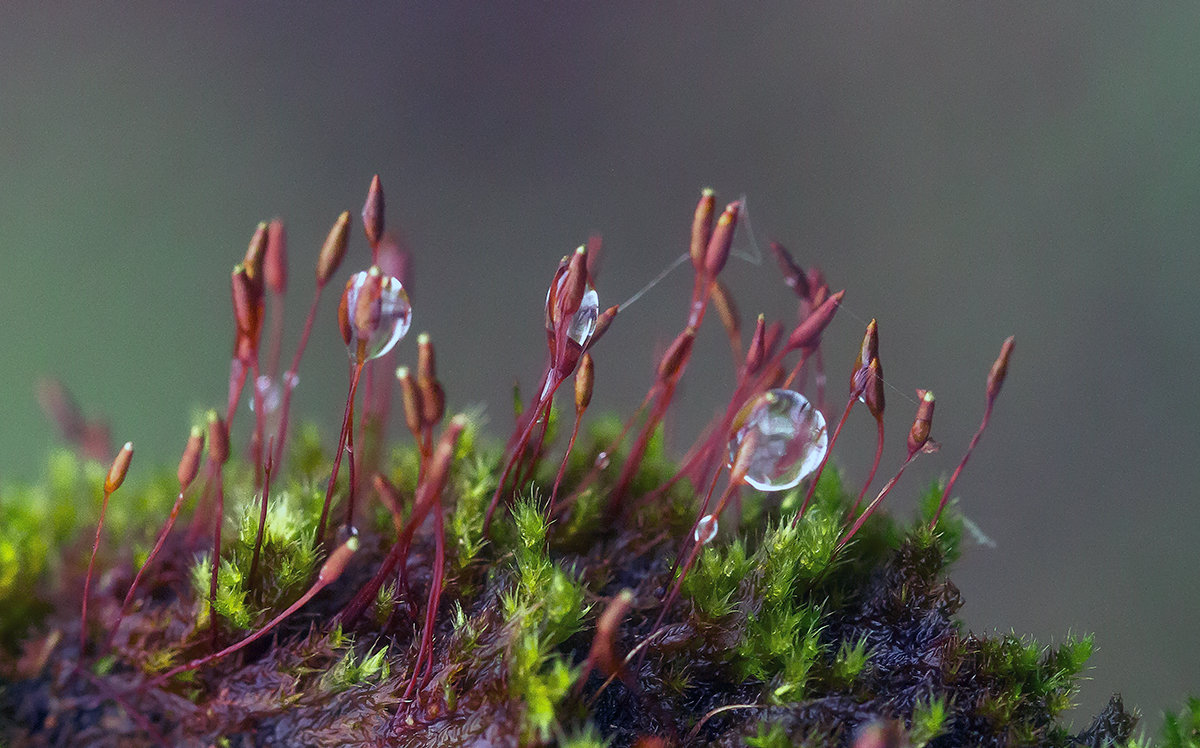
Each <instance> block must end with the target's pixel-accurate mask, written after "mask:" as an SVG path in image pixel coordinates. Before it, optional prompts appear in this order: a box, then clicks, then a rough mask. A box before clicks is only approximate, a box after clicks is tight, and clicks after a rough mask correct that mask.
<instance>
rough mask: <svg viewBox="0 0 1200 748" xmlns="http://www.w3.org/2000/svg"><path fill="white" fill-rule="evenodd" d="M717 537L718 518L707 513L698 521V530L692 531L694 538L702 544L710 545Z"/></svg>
mask: <svg viewBox="0 0 1200 748" xmlns="http://www.w3.org/2000/svg"><path fill="white" fill-rule="evenodd" d="M715 537H717V518H716V517H714V516H712V515H711V514H706V515H704V516H703V517H701V518H700V521H699V522H697V523H696V530H695V532H693V533H692V538H693V539H694V540H695V541H696V542H697V543H699V544H700V545H708V544H709V543H710V542H711V541H712V539H713V538H715Z"/></svg>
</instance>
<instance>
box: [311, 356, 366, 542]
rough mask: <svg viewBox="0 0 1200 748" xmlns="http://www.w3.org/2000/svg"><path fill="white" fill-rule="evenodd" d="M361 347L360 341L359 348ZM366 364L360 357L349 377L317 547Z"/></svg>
mask: <svg viewBox="0 0 1200 748" xmlns="http://www.w3.org/2000/svg"><path fill="white" fill-rule="evenodd" d="M362 347H363V345H362V343H361V341H360V343H359V348H360V349H361V348H362ZM365 363H366V361H365V360H364V358H363V357H362V356H361V355H360V356H359V357H358V363H357V364H355V366H354V374H353V375H352V376H351V377H350V392H349V393H348V394H347V396H346V410H345V412H344V413H343V415H342V430H341V433H340V434H339V435H338V445H337V454H336V455H335V456H334V458H333V470H332V472H330V474H329V485H328V486H327V487H326V489H325V504H324V505H323V506H322V507H321V520H320V521H319V522H318V523H317V535H316V542H317V545H318V546H321V545H324V544H325V527H326V524H327V523H328V521H329V505H330V504H331V503H332V502H333V489H334V487H335V486H336V485H337V476H338V471H339V470H340V469H341V467H342V454H343V452H344V451H345V449H346V439H347V437H348V434H349V431H350V428H351V426H352V425H353V421H352V419H353V418H354V394H355V391H356V390H357V389H358V380H359V377H360V376H361V375H362V370H363V365H364V364H365Z"/></svg>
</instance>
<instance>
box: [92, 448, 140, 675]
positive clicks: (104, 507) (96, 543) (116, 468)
mask: <svg viewBox="0 0 1200 748" xmlns="http://www.w3.org/2000/svg"><path fill="white" fill-rule="evenodd" d="M132 459H133V442H125V446H124V447H122V448H121V451H120V452H118V453H117V456H116V458H115V459H114V460H113V463H112V466H111V467H110V468H109V469H108V475H107V476H106V477H105V478H104V491H103V498H101V499H100V519H99V520H98V521H97V522H96V538H95V540H93V541H92V557H91V559H90V560H89V561H88V568H87V576H85V577H84V578H83V601H82V602H81V603H80V606H79V656H80V657H83V652H84V649H86V648H87V609H88V596H89V595H90V594H91V588H92V574H93V572H95V570H96V553H97V552H98V551H99V550H100V532H101V531H102V530H103V529H104V516H105V514H106V513H107V512H108V500H109V498H110V497H111V496H112V495H113V492H114V491H116V490H117V489H118V488H120V487H121V483H123V482H124V481H125V474H126V473H127V472H128V471H129V462H130V460H132Z"/></svg>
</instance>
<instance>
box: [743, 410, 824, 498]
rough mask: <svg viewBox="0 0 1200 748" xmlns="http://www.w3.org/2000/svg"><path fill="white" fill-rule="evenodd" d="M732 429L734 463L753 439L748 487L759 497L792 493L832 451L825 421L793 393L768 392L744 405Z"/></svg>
mask: <svg viewBox="0 0 1200 748" xmlns="http://www.w3.org/2000/svg"><path fill="white" fill-rule="evenodd" d="M733 428H734V431H733V438H732V439H730V441H729V454H730V460H731V461H732V460H733V458H734V456H735V455H736V454H737V450H738V447H739V446H741V444H742V441H743V440H745V439H746V437H747V436H748V435H749V434H750V433H751V432H753V433H754V434H755V439H756V442H757V444H756V446H755V447H754V453H753V454H752V455H751V457H750V469H749V471H748V472H747V473H746V482H747V483H749V484H750V485H752V486H754V487H755V488H757V489H758V490H760V491H783V490H786V489H789V488H792V487H793V486H795V485H796V484H798V483H799V482H800V481H802V480H804V478H805V477H806V476H807V475H808V474H809V473H811V472H812V471H814V470H816V469H817V466H818V465H820V464H821V460H822V459H824V457H825V452H826V450H827V449H828V448H829V438H828V435H827V433H826V429H825V417H824V416H822V415H821V411H819V410H817V409H816V408H814V407H813V406H812V404H810V403H809V402H808V399H807V398H805V397H804V395H801V394H800V393H798V392H793V391H792V390H770V391H768V392H764V393H763V394H761V395H759V396H758V397H756V398H754V399H753V400H751V401H750V402H748V403H746V406H745V407H744V408H742V410H741V412H740V413H738V415H737V418H736V419H734V426H733Z"/></svg>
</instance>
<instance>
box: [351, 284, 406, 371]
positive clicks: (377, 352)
mask: <svg viewBox="0 0 1200 748" xmlns="http://www.w3.org/2000/svg"><path fill="white" fill-rule="evenodd" d="M372 274H374V275H379V276H380V290H379V317H378V321H377V322H376V323H375V324H374V325H373V326H372V329H371V330H370V331H369V332H370V337H368V338H367V342H366V351H365V360H367V361H369V360H371V359H373V358H379V357H380V356H383V355H384V354H386V353H387V352H388V351H390V350H391V349H392V346H394V345H396V343H398V342H400V339H401V338H403V337H404V336H405V334H406V333H408V327H409V325H410V324H411V323H412V305H411V304H409V303H408V293H407V292H405V290H404V286H403V285H401V283H400V281H399V280H398V279H396V278H394V277H392V276H390V275H382V274H381V272H380V270H379V268H371V269H370V270H364V271H363V272H361V273H355V274H354V275H353V276H352V277H351V278H350V280H348V281H346V311H347V313H348V315H349V318H350V323H351V329H352V330H354V333H355V334H354V335H352V336H351V338H350V344H349V345H348V346H347V347H348V350H349V352H350V358H351V359H357V357H358V335H359V334H360V332H366V331H360V330H359V329H358V326H357V324H355V314H356V310H357V309H358V300H359V295H360V294H361V293H362V290H363V288H364V287H366V285H367V282H368V280H370V278H371V276H372Z"/></svg>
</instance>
